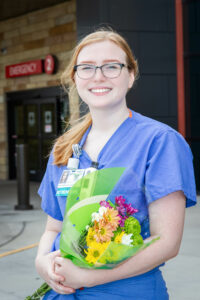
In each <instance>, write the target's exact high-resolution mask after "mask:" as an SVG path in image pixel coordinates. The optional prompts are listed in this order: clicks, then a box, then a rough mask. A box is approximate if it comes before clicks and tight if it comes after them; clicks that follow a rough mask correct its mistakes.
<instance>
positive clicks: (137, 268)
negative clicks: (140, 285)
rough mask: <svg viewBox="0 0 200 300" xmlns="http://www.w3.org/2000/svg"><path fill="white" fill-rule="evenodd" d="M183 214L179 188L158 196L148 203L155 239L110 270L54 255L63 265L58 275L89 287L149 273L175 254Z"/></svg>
mask: <svg viewBox="0 0 200 300" xmlns="http://www.w3.org/2000/svg"><path fill="white" fill-rule="evenodd" d="M184 216H185V196H184V194H183V193H182V192H181V191H177V192H174V193H171V194H169V195H167V196H165V197H163V198H161V199H158V200H156V201H154V202H153V203H151V204H150V206H149V217H150V232H151V236H159V237H160V239H159V240H158V241H156V242H155V243H153V244H152V245H150V246H149V247H147V248H146V249H144V250H143V251H141V252H139V253H138V254H137V255H136V256H133V257H131V258H130V259H128V260H126V261H125V262H123V263H122V264H120V265H119V266H117V267H116V268H114V269H112V270H86V269H82V268H78V267H76V266H74V265H73V263H72V262H70V261H69V260H65V262H64V264H63V258H61V257H57V258H56V262H57V263H58V264H60V265H63V268H60V270H59V274H62V275H64V276H65V277H66V281H65V284H68V285H70V286H72V287H74V288H78V287H80V286H81V285H82V286H86V287H92V286H95V285H99V284H104V283H107V282H111V281H115V280H119V279H124V278H128V277H132V276H136V275H140V274H142V273H145V272H148V271H149V270H152V269H153V268H155V267H156V266H158V265H160V264H162V263H163V262H165V261H167V260H169V259H170V258H173V257H174V256H176V255H177V254H178V251H179V248H180V244H181V239H182V234H183V227H184ZM67 274H69V275H67Z"/></svg>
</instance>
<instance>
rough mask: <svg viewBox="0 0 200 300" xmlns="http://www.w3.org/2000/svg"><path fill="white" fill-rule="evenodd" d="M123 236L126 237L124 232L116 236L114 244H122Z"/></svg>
mask: <svg viewBox="0 0 200 300" xmlns="http://www.w3.org/2000/svg"><path fill="white" fill-rule="evenodd" d="M123 235H124V231H122V232H120V233H118V234H117V235H116V237H115V240H114V242H115V243H117V244H121V241H122V237H123Z"/></svg>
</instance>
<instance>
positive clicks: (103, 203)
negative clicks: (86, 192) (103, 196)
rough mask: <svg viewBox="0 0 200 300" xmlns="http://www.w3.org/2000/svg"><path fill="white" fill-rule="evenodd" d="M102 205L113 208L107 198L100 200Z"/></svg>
mask: <svg viewBox="0 0 200 300" xmlns="http://www.w3.org/2000/svg"><path fill="white" fill-rule="evenodd" d="M100 205H101V206H104V207H110V208H111V206H110V204H109V203H108V202H107V201H105V200H103V201H100Z"/></svg>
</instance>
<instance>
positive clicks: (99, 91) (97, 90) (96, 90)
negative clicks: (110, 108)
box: [91, 89, 110, 93]
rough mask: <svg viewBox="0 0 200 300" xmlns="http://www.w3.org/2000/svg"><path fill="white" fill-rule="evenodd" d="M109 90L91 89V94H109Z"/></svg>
mask: <svg viewBox="0 0 200 300" xmlns="http://www.w3.org/2000/svg"><path fill="white" fill-rule="evenodd" d="M109 91H110V89H91V92H94V93H104V92H109Z"/></svg>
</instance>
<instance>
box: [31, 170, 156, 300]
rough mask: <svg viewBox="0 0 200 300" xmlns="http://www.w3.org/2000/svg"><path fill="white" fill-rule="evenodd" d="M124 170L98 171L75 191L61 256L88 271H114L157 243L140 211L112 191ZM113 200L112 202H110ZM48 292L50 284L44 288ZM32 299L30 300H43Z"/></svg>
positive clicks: (69, 202)
mask: <svg viewBox="0 0 200 300" xmlns="http://www.w3.org/2000/svg"><path fill="white" fill-rule="evenodd" d="M124 170H125V169H124V168H109V169H102V170H96V171H94V172H91V173H89V174H87V175H86V176H83V177H82V178H81V179H80V180H78V181H77V182H76V183H75V184H74V185H73V187H72V188H71V190H70V192H69V194H68V197H67V204H66V210H65V216H64V220H63V228H62V233H61V238H60V251H61V256H62V257H65V258H68V259H70V260H71V261H72V262H73V263H74V264H75V265H77V266H79V267H84V268H96V269H98V268H103V269H106V268H114V267H115V266H117V265H118V264H119V263H121V262H122V261H124V260H126V259H127V258H130V257H131V256H133V255H135V254H136V253H138V252H139V251H141V250H142V249H144V248H146V247H148V246H149V245H150V244H152V243H153V242H155V240H157V238H155V239H153V240H150V241H148V242H145V241H143V238H142V236H141V225H140V223H139V221H138V220H137V219H136V218H135V217H134V216H133V215H134V214H135V213H137V212H138V209H136V208H134V207H133V206H132V205H131V204H130V203H129V204H128V203H126V199H125V197H124V196H123V195H117V196H115V197H114V198H113V197H112V196H110V197H109V195H111V191H112V190H113V189H114V187H115V185H116V183H117V182H118V181H119V179H120V177H121V175H122V174H123V172H124ZM109 198H110V199H109ZM44 289H46V290H48V285H47V284H46V285H44V286H43V292H44ZM37 297H38V298H34V297H33V296H32V298H31V296H29V298H28V297H27V298H26V300H28V299H29V300H36V299H40V297H39V294H38V293H37Z"/></svg>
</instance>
